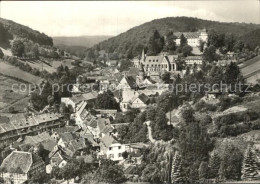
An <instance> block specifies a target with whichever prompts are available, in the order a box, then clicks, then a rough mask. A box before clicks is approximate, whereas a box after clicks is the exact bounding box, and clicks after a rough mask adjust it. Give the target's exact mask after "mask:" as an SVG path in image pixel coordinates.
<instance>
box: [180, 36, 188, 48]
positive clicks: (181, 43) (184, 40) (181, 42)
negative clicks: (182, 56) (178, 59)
mask: <svg viewBox="0 0 260 184" xmlns="http://www.w3.org/2000/svg"><path fill="white" fill-rule="evenodd" d="M187 44H188V42H187V38H185V36H184V35H183V34H181V37H180V48H181V49H182V48H183V47H184V46H185V45H187Z"/></svg>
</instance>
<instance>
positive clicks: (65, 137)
mask: <svg viewBox="0 0 260 184" xmlns="http://www.w3.org/2000/svg"><path fill="white" fill-rule="evenodd" d="M60 138H61V139H62V140H63V141H64V142H70V141H72V140H73V139H74V136H73V134H72V133H71V132H64V133H60Z"/></svg>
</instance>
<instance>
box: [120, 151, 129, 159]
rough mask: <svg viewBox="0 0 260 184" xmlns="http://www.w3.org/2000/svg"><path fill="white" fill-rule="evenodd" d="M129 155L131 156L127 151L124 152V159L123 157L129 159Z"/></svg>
mask: <svg viewBox="0 0 260 184" xmlns="http://www.w3.org/2000/svg"><path fill="white" fill-rule="evenodd" d="M128 155H129V153H128V152H127V151H124V152H123V153H122V157H123V158H124V159H127V158H128Z"/></svg>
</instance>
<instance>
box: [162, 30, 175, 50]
mask: <svg viewBox="0 0 260 184" xmlns="http://www.w3.org/2000/svg"><path fill="white" fill-rule="evenodd" d="M175 39H176V37H175V36H174V34H173V32H172V31H170V32H168V34H167V35H166V40H165V45H164V48H163V51H167V52H173V51H175V50H176V43H175Z"/></svg>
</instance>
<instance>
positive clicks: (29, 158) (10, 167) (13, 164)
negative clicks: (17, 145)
mask: <svg viewBox="0 0 260 184" xmlns="http://www.w3.org/2000/svg"><path fill="white" fill-rule="evenodd" d="M37 161H42V159H41V158H40V157H39V156H38V155H35V154H33V153H30V152H23V151H13V152H12V153H11V154H10V155H8V156H7V157H6V158H5V159H4V161H3V163H2V164H1V168H4V169H5V170H6V172H9V173H20V174H27V173H28V171H29V170H30V168H31V165H32V164H33V163H35V162H37Z"/></svg>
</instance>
